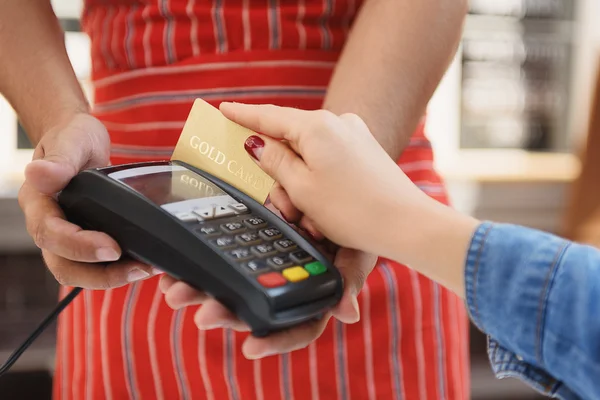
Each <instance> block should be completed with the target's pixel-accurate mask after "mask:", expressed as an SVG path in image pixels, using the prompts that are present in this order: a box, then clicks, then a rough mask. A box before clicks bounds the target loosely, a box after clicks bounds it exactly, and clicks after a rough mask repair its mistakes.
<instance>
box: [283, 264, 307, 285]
mask: <svg viewBox="0 0 600 400" xmlns="http://www.w3.org/2000/svg"><path fill="white" fill-rule="evenodd" d="M282 274H283V276H284V277H285V279H287V280H288V281H290V282H299V281H302V280H304V279H306V278H308V277H309V274H308V271H306V270H305V269H304V268H302V267H291V268H287V269H284V270H283V272H282Z"/></svg>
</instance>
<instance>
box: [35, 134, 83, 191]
mask: <svg viewBox="0 0 600 400" xmlns="http://www.w3.org/2000/svg"><path fill="white" fill-rule="evenodd" d="M82 150H83V149H77V148H73V147H72V146H57V147H54V148H50V149H46V150H45V152H44V155H43V156H42V157H41V158H39V159H37V160H34V161H32V162H31V163H30V164H29V165H28V166H27V167H26V169H25V178H26V179H27V181H28V183H29V184H31V185H32V187H34V188H35V189H36V190H38V191H39V192H41V193H45V194H48V195H52V194H54V193H57V192H59V191H61V190H62V189H63V188H64V187H65V186H66V185H67V184H68V183H69V181H70V180H71V179H72V178H73V177H74V176H75V175H76V174H77V173H78V172H79V171H80V170H81V169H83V168H84V166H85V164H86V162H87V160H85V159H84V157H81V156H80V154H78V152H82Z"/></svg>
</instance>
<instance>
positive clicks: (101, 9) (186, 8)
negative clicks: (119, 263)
mask: <svg viewBox="0 0 600 400" xmlns="http://www.w3.org/2000/svg"><path fill="white" fill-rule="evenodd" d="M358 1H359V0H86V4H85V8H84V14H83V17H82V23H83V27H84V30H85V31H86V32H87V33H88V34H89V35H90V37H91V43H92V66H93V82H94V89H95V90H94V97H95V106H94V112H95V115H96V116H97V117H98V118H99V119H100V120H101V121H103V122H104V123H105V124H106V127H107V128H108V130H109V132H110V135H111V139H112V162H113V163H124V162H132V161H143V160H160V159H168V158H169V157H170V155H171V152H172V150H173V148H174V145H175V143H176V142H177V139H178V136H179V133H180V132H181V129H182V127H183V124H184V122H185V119H186V117H187V115H188V113H189V111H190V107H191V104H192V102H193V100H194V99H195V98H199V97H200V98H203V99H205V100H207V101H209V102H211V103H212V104H214V105H218V103H220V102H221V101H224V100H228V101H240V102H246V103H273V104H278V105H282V106H291V107H298V108H303V109H316V108H320V107H321V105H322V101H323V97H324V94H325V91H326V88H327V85H328V82H329V79H330V77H331V74H332V71H333V67H334V65H335V63H336V60H337V58H338V57H339V54H340V51H341V49H342V46H343V44H344V42H345V40H346V37H347V34H348V28H349V27H350V25H351V23H352V21H353V19H354V17H355V15H356V13H357V10H358V7H359V6H360V4H359V3H358ZM423 128H424V127H423V125H421V126H419V128H418V130H417V132H415V134H414V136H413V138H412V140H411V141H410V144H409V146H408V148H407V149H406V150H405V151H404V153H403V155H402V157H401V159H400V160H399V162H398V164H399V166H400V168H402V169H403V170H404V171H405V172H406V174H407V175H408V176H409V177H410V178H411V179H412V180H413V181H414V182H415V183H416V184H417V185H418V186H419V187H420V188H421V189H422V190H424V191H425V192H426V193H428V194H429V195H431V196H432V197H433V198H435V199H437V200H439V201H441V202H446V201H447V199H446V193H445V190H444V187H443V184H442V181H441V180H440V177H439V176H438V175H437V174H436V173H435V172H434V170H433V168H432V161H433V154H432V150H431V146H430V144H429V142H428V140H427V139H426V137H425V135H424V131H423ZM157 284H158V279H157V278H152V279H150V280H147V281H144V282H139V283H135V284H132V285H129V286H127V287H123V288H118V289H113V290H107V291H84V293H83V295H82V296H80V297H79V298H78V299H77V300H76V301H75V302H74V304H73V305H72V307H69V308H68V309H67V310H66V311H65V312H64V313H63V315H62V316H61V318H60V323H59V335H58V347H57V364H56V374H55V386H54V398H55V399H65V400H66V399H69V400H71V399H77V400H79V399H82V400H83V399H166V400H171V399H173V400H175V399H194V400H195V399H208V400H229V399H230V400H238V399H243V400H252V399H257V400H262V399H265V400H275V399H286V400H287V399H296V400H305V399H314V400H334V399H368V400H375V399H466V398H468V396H469V374H468V371H469V365H468V343H467V336H468V325H467V319H466V314H465V310H464V308H463V305H462V302H461V301H460V300H459V299H458V298H457V297H455V296H454V295H453V294H451V293H450V292H449V291H447V290H445V289H443V288H441V287H440V286H438V285H437V284H434V283H432V282H431V281H429V280H428V279H426V278H424V277H422V276H420V275H419V274H417V273H415V272H413V271H411V270H409V269H407V268H406V267H404V266H401V265H398V264H396V263H394V262H391V261H388V260H383V259H382V260H380V261H379V263H378V266H377V267H376V268H375V270H374V271H373V272H372V273H371V275H370V276H369V277H368V280H367V282H366V285H365V287H364V290H363V291H362V293H361V294H360V297H359V304H360V309H361V317H362V318H361V321H360V322H359V323H357V324H354V325H344V324H341V323H339V322H337V321H334V320H332V321H330V323H329V325H328V327H327V329H326V330H325V332H324V333H323V335H322V337H321V338H320V339H318V340H317V341H316V342H314V343H312V344H311V345H310V346H308V347H307V348H305V349H302V350H298V351H295V352H293V353H290V354H286V355H281V356H273V357H269V358H266V359H263V360H258V361H249V360H246V359H245V358H244V357H243V356H242V353H241V345H242V342H243V340H244V338H245V337H246V335H247V334H246V333H236V332H232V331H230V330H223V329H217V330H211V331H199V330H198V329H197V328H196V327H195V325H194V323H193V314H194V312H195V310H196V307H189V308H187V309H183V310H180V311H172V310H171V309H170V308H168V307H167V305H166V304H165V302H164V300H163V296H162V294H161V292H160V291H159V289H158V287H157Z"/></svg>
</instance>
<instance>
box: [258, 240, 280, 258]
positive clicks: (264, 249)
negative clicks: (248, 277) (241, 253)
mask: <svg viewBox="0 0 600 400" xmlns="http://www.w3.org/2000/svg"><path fill="white" fill-rule="evenodd" d="M252 252H253V253H254V254H256V255H257V256H259V257H268V256H270V255H273V254H275V253H276V252H277V251H276V250H275V247H273V246H271V245H270V244H267V243H265V244H259V245H258V246H254V247H253V248H252Z"/></svg>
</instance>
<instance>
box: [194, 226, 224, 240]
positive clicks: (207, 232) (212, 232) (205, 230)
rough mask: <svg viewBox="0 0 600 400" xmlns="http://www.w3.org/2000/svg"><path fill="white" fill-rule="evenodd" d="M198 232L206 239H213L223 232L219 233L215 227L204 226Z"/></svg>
mask: <svg viewBox="0 0 600 400" xmlns="http://www.w3.org/2000/svg"><path fill="white" fill-rule="evenodd" d="M196 232H200V234H202V235H203V236H206V237H213V236H218V235H220V234H221V232H219V230H218V229H217V228H215V227H214V226H203V227H202V228H200V229H196Z"/></svg>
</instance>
